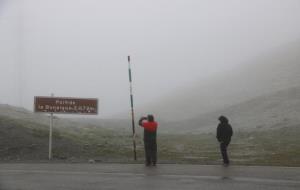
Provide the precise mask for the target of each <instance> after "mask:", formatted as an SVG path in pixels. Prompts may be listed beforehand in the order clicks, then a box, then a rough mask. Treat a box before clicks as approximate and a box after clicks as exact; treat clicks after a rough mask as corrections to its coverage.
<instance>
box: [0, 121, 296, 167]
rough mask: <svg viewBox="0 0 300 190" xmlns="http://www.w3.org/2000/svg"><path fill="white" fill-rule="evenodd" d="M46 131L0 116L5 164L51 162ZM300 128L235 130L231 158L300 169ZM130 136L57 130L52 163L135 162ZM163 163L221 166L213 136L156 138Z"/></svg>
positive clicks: (239, 162) (86, 128)
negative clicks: (49, 160)
mask: <svg viewBox="0 0 300 190" xmlns="http://www.w3.org/2000/svg"><path fill="white" fill-rule="evenodd" d="M138 132H139V134H138V136H137V141H136V142H137V156H138V161H137V162H138V163H142V162H143V159H144V151H143V141H142V131H141V130H138ZM48 135H49V131H48V126H46V125H41V124H38V123H35V122H34V121H27V120H22V119H12V118H8V117H4V116H1V117H0V159H1V161H2V162H15V161H22V162H23V161H47V158H48ZM299 136H300V129H299V127H298V126H289V127H284V128H279V129H278V128H276V129H270V130H256V131H235V134H234V137H233V139H232V143H231V145H230V147H229V152H230V153H229V154H230V157H231V160H232V163H233V164H237V165H273V166H300V156H299V155H300V143H299V141H300V140H299ZM132 144H133V142H132V138H131V133H130V131H126V130H124V131H120V130H119V131H115V130H109V129H104V128H101V127H97V126H91V125H90V126H82V127H80V128H78V127H76V128H54V133H53V161H65V162H87V161H89V160H90V161H93V162H123V163H135V162H134V161H133V151H132ZM158 155H159V162H160V163H188V164H220V163H221V156H220V154H219V147H218V143H217V141H216V139H215V134H213V133H206V134H205V133H202V134H160V133H159V134H158Z"/></svg>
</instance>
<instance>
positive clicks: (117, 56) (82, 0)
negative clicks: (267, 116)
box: [0, 0, 300, 118]
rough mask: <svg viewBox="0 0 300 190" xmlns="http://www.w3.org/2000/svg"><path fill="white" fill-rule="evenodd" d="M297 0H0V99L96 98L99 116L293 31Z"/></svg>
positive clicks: (194, 79)
mask: <svg viewBox="0 0 300 190" xmlns="http://www.w3.org/2000/svg"><path fill="white" fill-rule="evenodd" d="M299 23H300V1H298V0H251V1H250V0H249V1H239V0H227V1H223V0H207V1H198V0H151V1H145V0H126V1H123V0H107V1H104V0H0V66H1V75H0V87H1V91H0V103H2V104H10V105H15V106H21V107H25V108H27V109H30V110H32V108H33V97H34V96H38V95H39V96H47V95H50V94H51V93H54V95H55V96H67V97H87V98H98V99H99V116H101V117H104V118H106V117H112V116H114V115H117V114H119V113H123V112H128V110H129V106H130V102H129V83H128V63H127V56H128V55H130V56H131V60H132V72H133V90H134V100H135V106H136V107H141V106H143V105H148V104H151V103H153V102H155V101H158V100H160V99H161V98H164V97H166V96H170V94H172V93H174V92H176V91H180V90H181V89H182V88H185V87H186V86H191V85H192V84H197V83H201V81H204V80H207V79H209V80H213V78H214V77H215V76H219V75H222V74H223V73H226V72H227V71H231V70H232V69H234V68H237V67H243V66H245V64H251V62H249V61H248V60H249V59H251V58H253V57H256V56H259V55H260V54H262V53H264V52H267V51H269V50H271V49H274V48H277V47H280V46H282V45H284V44H287V43H290V42H294V41H296V40H299V39H300V24H299Z"/></svg>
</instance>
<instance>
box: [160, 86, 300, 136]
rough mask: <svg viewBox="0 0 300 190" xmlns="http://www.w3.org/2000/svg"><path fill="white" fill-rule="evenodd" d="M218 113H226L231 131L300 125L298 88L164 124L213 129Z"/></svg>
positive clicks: (180, 128) (179, 128)
mask: <svg viewBox="0 0 300 190" xmlns="http://www.w3.org/2000/svg"><path fill="white" fill-rule="evenodd" d="M220 115H226V116H227V117H228V118H229V119H230V123H231V124H232V126H233V127H234V129H235V130H237V129H247V130H254V129H263V130H266V129H271V128H282V127H289V126H300V117H299V116H300V87H295V88H290V89H286V90H281V91H278V92H275V93H271V94H267V95H264V96H260V97H257V98H254V99H251V100H248V101H245V102H243V103H239V104H236V105H233V106H228V107H226V108H224V109H220V110H219V111H215V112H211V113H207V114H201V115H198V116H197V117H194V118H192V119H186V120H183V121H180V122H171V123H165V125H166V128H167V129H168V130H170V131H184V132H189V131H190V132H205V131H215V129H216V126H217V124H218V117H219V116H220Z"/></svg>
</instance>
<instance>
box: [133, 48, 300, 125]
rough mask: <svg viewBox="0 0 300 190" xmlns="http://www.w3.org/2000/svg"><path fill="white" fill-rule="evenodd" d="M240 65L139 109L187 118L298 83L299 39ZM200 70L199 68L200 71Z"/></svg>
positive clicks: (143, 111)
mask: <svg viewBox="0 0 300 190" xmlns="http://www.w3.org/2000/svg"><path fill="white" fill-rule="evenodd" d="M244 65H246V66H243V67H241V68H237V69H236V70H232V71H228V72H226V73H224V74H222V75H220V76H217V77H215V78H211V79H208V80H206V81H199V83H198V85H196V86H192V87H189V88H186V89H180V90H178V91H177V92H174V93H172V94H170V95H169V96H168V97H166V98H164V99H162V100H160V101H159V102H157V103H155V104H152V105H148V106H145V107H143V108H139V109H138V112H140V113H145V112H146V113H147V112H152V113H154V114H155V115H157V116H158V117H159V118H161V119H164V120H169V121H176V120H177V121H179V120H182V119H188V118H192V117H195V116H197V115H200V114H204V113H208V112H212V111H215V110H219V109H222V108H224V107H227V106H230V105H234V104H237V103H240V102H243V101H246V100H249V99H252V98H255V97H257V96H261V95H265V94H269V93H272V92H276V91H279V90H283V89H288V88H291V87H295V86H298V85H299V84H300V42H295V43H292V44H289V45H287V46H285V47H282V48H278V49H276V50H274V51H271V52H269V53H266V54H264V55H261V56H260V57H257V58H256V59H253V60H251V61H249V64H244ZM199 72H201V71H199Z"/></svg>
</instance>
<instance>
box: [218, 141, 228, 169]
mask: <svg viewBox="0 0 300 190" xmlns="http://www.w3.org/2000/svg"><path fill="white" fill-rule="evenodd" d="M229 143H230V142H221V143H220V151H221V154H222V157H223V163H224V164H229V158H228V155H227V146H228V145H229Z"/></svg>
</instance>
